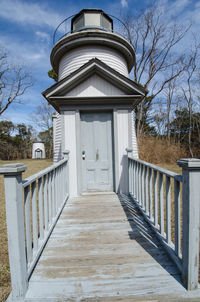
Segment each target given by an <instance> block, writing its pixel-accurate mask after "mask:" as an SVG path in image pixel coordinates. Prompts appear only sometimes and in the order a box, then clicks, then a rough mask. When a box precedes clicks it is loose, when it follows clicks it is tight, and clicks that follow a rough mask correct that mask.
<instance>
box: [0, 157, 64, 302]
mask: <svg viewBox="0 0 200 302" xmlns="http://www.w3.org/2000/svg"><path fill="white" fill-rule="evenodd" d="M68 153H69V152H68V151H65V152H64V159H63V160H61V161H60V162H58V163H56V164H54V165H52V166H50V167H48V168H46V169H44V170H42V171H40V172H39V173H37V174H35V175H32V176H30V177H29V178H27V179H25V180H23V181H22V172H24V171H25V170H26V166H24V165H23V164H8V165H2V166H0V173H1V174H4V184H5V199H6V218H7V233H8V251H9V262H10V272H11V284H12V292H11V295H10V297H9V301H22V300H23V298H24V297H25V294H26V291H27V288H28V280H29V278H30V276H31V274H32V271H33V269H34V267H35V265H36V263H37V261H38V259H39V257H40V255H41V253H42V250H43V249H44V247H45V245H46V242H47V240H48V238H49V236H50V234H51V232H52V230H53V228H54V226H55V224H56V221H57V220H58V218H59V215H60V214H61V212H62V209H63V207H64V205H65V203H66V201H67V199H68V197H69V187H68V184H69V181H68Z"/></svg>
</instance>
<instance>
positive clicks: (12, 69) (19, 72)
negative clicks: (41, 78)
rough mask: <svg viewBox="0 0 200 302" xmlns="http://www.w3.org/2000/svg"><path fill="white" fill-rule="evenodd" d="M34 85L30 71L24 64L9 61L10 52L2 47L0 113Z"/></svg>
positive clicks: (17, 100) (0, 58) (0, 51)
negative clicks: (15, 64)
mask: <svg viewBox="0 0 200 302" xmlns="http://www.w3.org/2000/svg"><path fill="white" fill-rule="evenodd" d="M32 85H33V81H32V78H31V76H30V73H28V72H27V71H26V70H25V68H24V67H22V66H12V65H10V64H9V63H8V54H7V53H6V51H4V49H3V48H0V115H1V114H2V113H4V111H6V110H7V109H8V107H9V106H10V105H11V104H12V103H13V102H20V96H22V95H23V94H24V93H25V91H26V90H27V89H28V88H29V87H30V86H32Z"/></svg>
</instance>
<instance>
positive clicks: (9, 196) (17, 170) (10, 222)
mask: <svg viewBox="0 0 200 302" xmlns="http://www.w3.org/2000/svg"><path fill="white" fill-rule="evenodd" d="M25 170H26V166H25V165H24V164H7V165H1V166H0V174H3V175H4V187H5V201H6V220H7V235H8V252H9V262H10V274H11V284H12V300H13V301H21V300H22V299H23V297H24V296H25V293H26V290H27V287H28V277H27V267H26V253H25V233H24V211H23V190H22V172H24V171H25Z"/></svg>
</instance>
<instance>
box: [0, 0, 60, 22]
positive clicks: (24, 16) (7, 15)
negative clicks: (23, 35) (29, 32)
mask: <svg viewBox="0 0 200 302" xmlns="http://www.w3.org/2000/svg"><path fill="white" fill-rule="evenodd" d="M0 17H1V18H4V19H7V20H8V21H13V22H18V23H23V24H31V25H48V26H50V27H53V28H55V27H56V26H57V25H58V24H59V23H60V22H61V21H62V20H63V19H64V17H63V16H60V15H59V14H57V13H55V12H53V11H51V10H49V8H48V7H44V5H42V4H39V5H38V4H37V3H31V2H30V1H27V2H22V1H20V0H1V9H0Z"/></svg>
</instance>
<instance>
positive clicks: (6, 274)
mask: <svg viewBox="0 0 200 302" xmlns="http://www.w3.org/2000/svg"><path fill="white" fill-rule="evenodd" d="M14 162H20V163H24V164H25V165H26V166H27V170H26V171H25V172H24V173H23V178H26V177H28V176H30V175H32V174H35V173H37V172H39V171H40V170H43V169H45V168H46V167H48V166H50V165H51V164H52V160H51V159H43V160H31V159H25V160H16V161H9V162H8V161H0V165H2V164H6V163H14ZM0 222H1V228H0V301H1V302H3V301H6V298H7V297H8V295H9V293H10V289H11V288H10V270H9V262H8V246H7V232H6V213H5V201H4V185H3V176H2V175H0Z"/></svg>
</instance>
